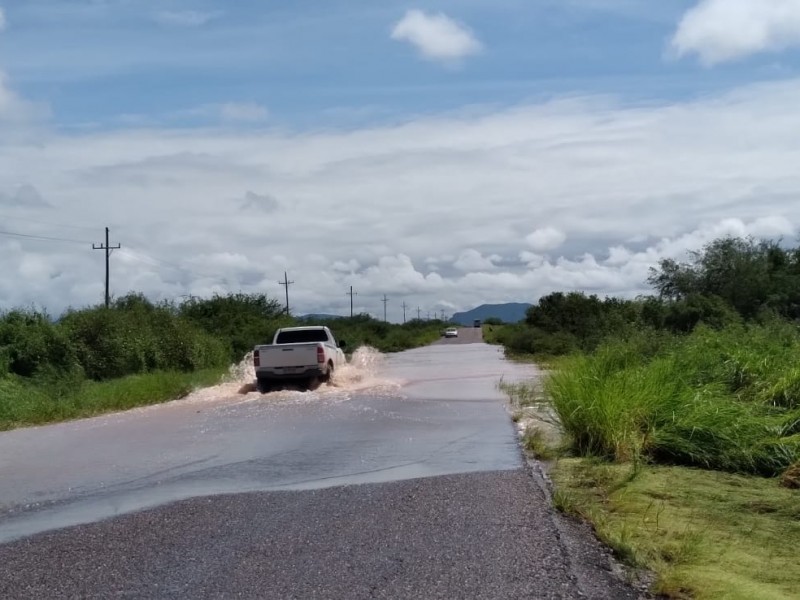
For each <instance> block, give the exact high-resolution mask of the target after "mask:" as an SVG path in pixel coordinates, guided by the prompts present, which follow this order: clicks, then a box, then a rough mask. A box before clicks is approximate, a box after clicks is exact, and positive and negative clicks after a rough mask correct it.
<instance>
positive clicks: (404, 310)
mask: <svg viewBox="0 0 800 600" xmlns="http://www.w3.org/2000/svg"><path fill="white" fill-rule="evenodd" d="M407 308H408V304H406V301H405V300H403V323H404V324H405V322H406V309H407Z"/></svg>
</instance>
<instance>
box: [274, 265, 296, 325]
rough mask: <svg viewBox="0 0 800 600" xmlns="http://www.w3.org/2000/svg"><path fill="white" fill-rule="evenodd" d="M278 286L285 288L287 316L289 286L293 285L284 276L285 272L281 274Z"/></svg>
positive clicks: (287, 277) (287, 311)
mask: <svg viewBox="0 0 800 600" xmlns="http://www.w3.org/2000/svg"><path fill="white" fill-rule="evenodd" d="M278 283H279V284H281V285H283V286H286V314H287V316H288V314H289V286H290V285H292V284H293V283H294V281H289V276H288V275H287V274H286V271H284V272H283V281H279V282H278Z"/></svg>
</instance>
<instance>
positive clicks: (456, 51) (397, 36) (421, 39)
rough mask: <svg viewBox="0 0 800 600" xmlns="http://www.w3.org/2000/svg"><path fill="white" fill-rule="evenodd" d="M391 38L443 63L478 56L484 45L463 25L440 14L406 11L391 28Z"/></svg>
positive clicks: (451, 62)
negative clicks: (406, 43)
mask: <svg viewBox="0 0 800 600" xmlns="http://www.w3.org/2000/svg"><path fill="white" fill-rule="evenodd" d="M392 39H393V40H398V41H405V42H408V43H410V44H411V45H412V46H414V47H415V48H416V49H417V50H418V51H419V52H420V53H421V54H422V56H424V57H425V58H427V59H430V60H434V61H439V62H443V63H446V64H453V63H457V62H458V61H459V60H461V59H463V58H466V57H467V56H471V55H473V54H478V53H480V52H481V51H482V50H483V45H482V44H481V42H480V41H478V39H477V38H476V37H475V36H474V34H473V33H472V32H471V31H470V30H469V29H468V28H467V27H466V26H464V25H462V24H460V23H458V22H457V21H454V20H453V19H451V18H449V17H448V16H446V15H445V14H443V13H438V14H427V13H425V12H423V11H421V10H409V11H408V12H407V13H406V14H405V16H404V17H403V18H402V19H400V21H399V22H398V23H397V24H396V25H395V26H394V29H393V30H392Z"/></svg>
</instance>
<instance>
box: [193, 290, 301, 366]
mask: <svg viewBox="0 0 800 600" xmlns="http://www.w3.org/2000/svg"><path fill="white" fill-rule="evenodd" d="M179 314H180V316H182V317H183V318H184V319H185V320H186V321H187V322H189V323H191V324H193V325H195V326H196V327H199V328H201V329H202V330H203V331H205V332H206V333H208V334H209V335H211V336H213V337H215V338H217V339H219V340H220V341H222V343H224V344H225V345H226V346H227V349H228V360H229V361H230V362H239V361H240V360H242V357H243V356H244V355H245V354H247V353H248V352H250V351H251V350H252V349H253V347H254V346H255V345H257V344H265V343H269V342H271V341H272V338H273V337H274V336H275V331H277V330H278V329H279V328H281V327H289V326H291V325H293V324H294V319H292V317H290V316H287V315H286V313H285V311H284V309H283V307H282V306H281V305H280V303H279V302H278V301H277V300H274V299H271V298H268V297H267V296H265V295H264V294H228V295H226V296H220V295H214V296H213V297H212V298H194V297H193V298H190V299H189V300H187V301H186V302H184V303H183V304H181V305H180V307H179Z"/></svg>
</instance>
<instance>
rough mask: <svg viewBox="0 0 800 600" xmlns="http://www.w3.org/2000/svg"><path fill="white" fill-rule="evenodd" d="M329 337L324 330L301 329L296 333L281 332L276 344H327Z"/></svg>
mask: <svg viewBox="0 0 800 600" xmlns="http://www.w3.org/2000/svg"><path fill="white" fill-rule="evenodd" d="M327 341H328V335H327V334H326V333H325V331H324V330H323V329H300V330H296V331H281V332H280V333H279V334H278V339H277V340H275V343H276V344H305V343H308V342H327Z"/></svg>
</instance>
